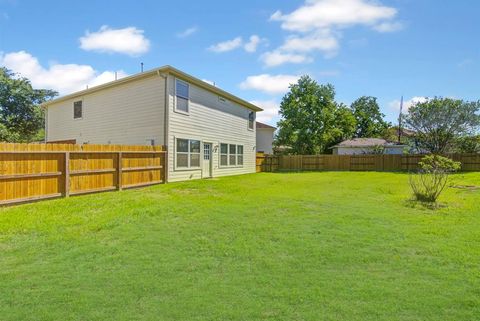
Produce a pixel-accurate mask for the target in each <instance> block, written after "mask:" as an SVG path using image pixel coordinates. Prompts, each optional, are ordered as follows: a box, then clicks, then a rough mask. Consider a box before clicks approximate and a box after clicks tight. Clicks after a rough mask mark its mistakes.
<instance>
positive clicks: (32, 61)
mask: <svg viewBox="0 0 480 321" xmlns="http://www.w3.org/2000/svg"><path fill="white" fill-rule="evenodd" d="M0 65H3V66H5V67H6V68H8V69H10V70H12V71H14V72H15V73H18V74H20V75H21V76H23V77H26V78H28V79H30V81H31V82H32V85H33V86H34V87H36V88H44V89H54V90H56V91H58V92H59V93H60V94H62V95H65V94H68V93H72V92H75V91H78V90H82V89H85V88H86V86H87V85H88V86H90V87H91V86H96V85H100V84H102V83H106V82H109V81H113V80H115V72H114V71H105V72H102V73H99V72H97V71H96V70H95V69H93V68H92V67H91V66H89V65H78V64H51V65H50V66H49V67H48V68H45V67H43V66H42V65H41V64H40V62H39V61H38V59H37V58H36V57H34V56H32V55H31V54H29V53H28V52H25V51H18V52H10V53H7V54H4V55H0ZM125 76H127V74H126V73H125V72H123V71H121V70H120V71H118V72H117V77H118V79H120V78H122V77H125Z"/></svg>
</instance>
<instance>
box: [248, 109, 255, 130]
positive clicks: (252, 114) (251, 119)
mask: <svg viewBox="0 0 480 321" xmlns="http://www.w3.org/2000/svg"><path fill="white" fill-rule="evenodd" d="M254 123H255V112H253V111H251V112H249V113H248V129H253V125H254Z"/></svg>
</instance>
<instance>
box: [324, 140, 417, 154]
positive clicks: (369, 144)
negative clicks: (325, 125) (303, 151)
mask: <svg viewBox="0 0 480 321" xmlns="http://www.w3.org/2000/svg"><path fill="white" fill-rule="evenodd" d="M406 147H408V146H406V145H399V144H395V143H392V142H389V141H386V140H385V139H382V138H354V139H349V140H345V141H343V142H341V143H340V144H338V145H335V146H333V147H332V149H333V154H334V155H360V154H388V155H401V154H403V150H404V149H405V148H406Z"/></svg>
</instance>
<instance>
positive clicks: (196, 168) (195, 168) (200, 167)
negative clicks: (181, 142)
mask: <svg viewBox="0 0 480 321" xmlns="http://www.w3.org/2000/svg"><path fill="white" fill-rule="evenodd" d="M177 139H185V140H188V141H189V142H188V153H183V152H181V154H188V164H189V165H190V141H191V140H196V141H199V142H200V153H199V154H200V163H199V165H198V166H195V167H178V166H177ZM173 145H174V146H173V147H174V149H173V150H174V153H173V168H174V170H175V171H176V172H187V171H198V170H201V169H202V160H203V151H202V148H203V141H202V140H201V139H197V138H185V137H178V136H177V137H173ZM194 154H196V153H194ZM210 157H211V155H210Z"/></svg>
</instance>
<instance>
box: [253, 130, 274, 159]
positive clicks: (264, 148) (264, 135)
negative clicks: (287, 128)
mask: <svg viewBox="0 0 480 321" xmlns="http://www.w3.org/2000/svg"><path fill="white" fill-rule="evenodd" d="M274 133H275V129H272V128H257V151H258V152H264V153H265V154H273V135H274Z"/></svg>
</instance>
